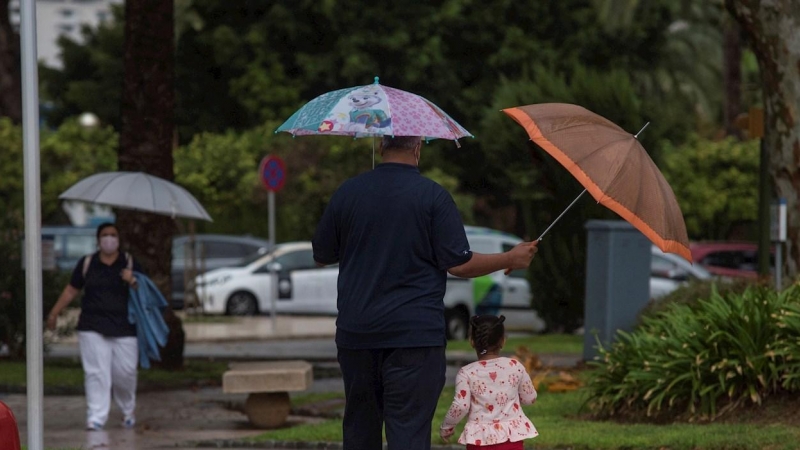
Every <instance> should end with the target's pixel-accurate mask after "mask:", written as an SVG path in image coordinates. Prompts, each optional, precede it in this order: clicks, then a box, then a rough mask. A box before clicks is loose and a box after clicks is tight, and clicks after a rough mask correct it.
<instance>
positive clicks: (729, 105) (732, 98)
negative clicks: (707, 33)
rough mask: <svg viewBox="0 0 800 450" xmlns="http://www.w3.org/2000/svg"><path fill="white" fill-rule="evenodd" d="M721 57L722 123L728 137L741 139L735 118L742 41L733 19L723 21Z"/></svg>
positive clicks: (739, 92)
mask: <svg viewBox="0 0 800 450" xmlns="http://www.w3.org/2000/svg"><path fill="white" fill-rule="evenodd" d="M722 26H723V30H722V38H723V40H722V46H723V48H722V55H723V61H722V63H723V64H722V65H723V77H724V78H723V86H724V87H725V98H724V106H723V107H724V111H723V121H724V124H725V131H726V132H727V133H728V135H731V136H736V137H737V138H741V137H742V130H741V129H739V127H737V126H736V117H737V116H738V115H739V114H741V112H742V39H741V29H740V28H739V24H737V23H736V22H735V20H734V19H733V18H727V20H724V21H723V25H722Z"/></svg>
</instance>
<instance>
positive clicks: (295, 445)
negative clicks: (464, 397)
mask: <svg viewBox="0 0 800 450" xmlns="http://www.w3.org/2000/svg"><path fill="white" fill-rule="evenodd" d="M193 445H194V447H195V448H272V449H299V450H344V446H343V444H342V443H341V442H304V441H261V442H255V441H236V440H222V441H200V442H195V443H194V444H193ZM388 448H389V447H388V445H387V444H386V443H384V444H383V450H388ZM431 450H464V446H462V445H431Z"/></svg>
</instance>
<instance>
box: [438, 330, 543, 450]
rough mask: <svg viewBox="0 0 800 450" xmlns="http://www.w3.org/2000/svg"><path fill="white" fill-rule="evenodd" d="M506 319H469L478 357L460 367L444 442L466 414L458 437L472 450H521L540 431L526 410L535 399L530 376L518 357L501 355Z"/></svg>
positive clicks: (443, 436) (443, 432)
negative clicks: (523, 442)
mask: <svg viewBox="0 0 800 450" xmlns="http://www.w3.org/2000/svg"><path fill="white" fill-rule="evenodd" d="M505 319H506V318H505V317H504V316H500V317H497V316H492V315H484V316H474V317H472V319H471V320H470V325H471V326H470V344H472V347H473V348H474V349H475V351H476V352H477V354H478V361H476V362H474V363H471V364H467V365H466V366H464V367H462V368H461V370H459V371H458V375H457V376H456V395H455V398H454V399H453V404H452V405H451V406H450V410H449V411H448V412H447V415H446V416H445V418H444V423H442V426H441V428H440V430H439V436H441V438H442V440H443V441H444V442H445V443H446V442H448V440H449V438H450V436H452V435H453V433H454V432H455V426H456V425H457V424H458V422H460V421H461V419H463V418H464V416H466V415H467V413H469V419H468V422H467V424H466V426H464V432H463V433H461V437H460V438H458V442H459V443H460V444H466V445H467V450H473V449H478V448H480V450H484V449H487V450H488V449H491V450H521V449H522V440H523V439H528V438H533V437H536V436H538V435H539V433H538V432H537V431H536V428H534V427H533V424H532V423H531V421H530V420H528V418H527V417H525V414H524V413H523V412H522V405H530V404H532V403H533V402H535V401H536V390H535V389H534V388H533V383H532V382H531V377H530V375H528V372H527V371H526V370H525V367H523V365H522V364H521V363H520V362H519V361H517V360H515V359H511V358H506V357H501V356H500V350H501V349H502V348H503V345H505V343H506V338H505V327H504V326H503V322H504V321H505Z"/></svg>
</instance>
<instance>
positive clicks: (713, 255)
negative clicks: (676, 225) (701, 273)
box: [689, 242, 775, 278]
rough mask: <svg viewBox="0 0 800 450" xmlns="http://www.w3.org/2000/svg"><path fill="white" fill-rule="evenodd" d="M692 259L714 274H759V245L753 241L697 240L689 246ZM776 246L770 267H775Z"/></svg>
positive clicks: (755, 275)
mask: <svg viewBox="0 0 800 450" xmlns="http://www.w3.org/2000/svg"><path fill="white" fill-rule="evenodd" d="M689 249H690V250H691V252H692V259H693V260H694V261H695V262H697V263H699V264H701V265H702V266H703V267H705V268H706V269H707V270H708V271H709V272H711V273H712V274H714V275H719V276H722V277H730V278H756V277H757V276H758V245H757V244H755V243H752V242H695V243H692V244H691V245H690V246H689ZM774 251H775V250H774V248H773V249H771V250H770V253H771V254H770V268H771V269H774V267H775V260H774Z"/></svg>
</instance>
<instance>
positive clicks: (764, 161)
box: [758, 138, 772, 277]
mask: <svg viewBox="0 0 800 450" xmlns="http://www.w3.org/2000/svg"><path fill="white" fill-rule="evenodd" d="M760 151H761V156H760V162H759V170H758V172H759V174H758V274H759V275H760V276H762V277H767V276H769V254H770V251H769V244H770V235H769V234H770V233H769V231H770V226H769V223H770V213H769V205H770V199H771V198H772V189H771V188H770V180H769V153H767V145H766V140H765V139H764V138H761V146H760Z"/></svg>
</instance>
